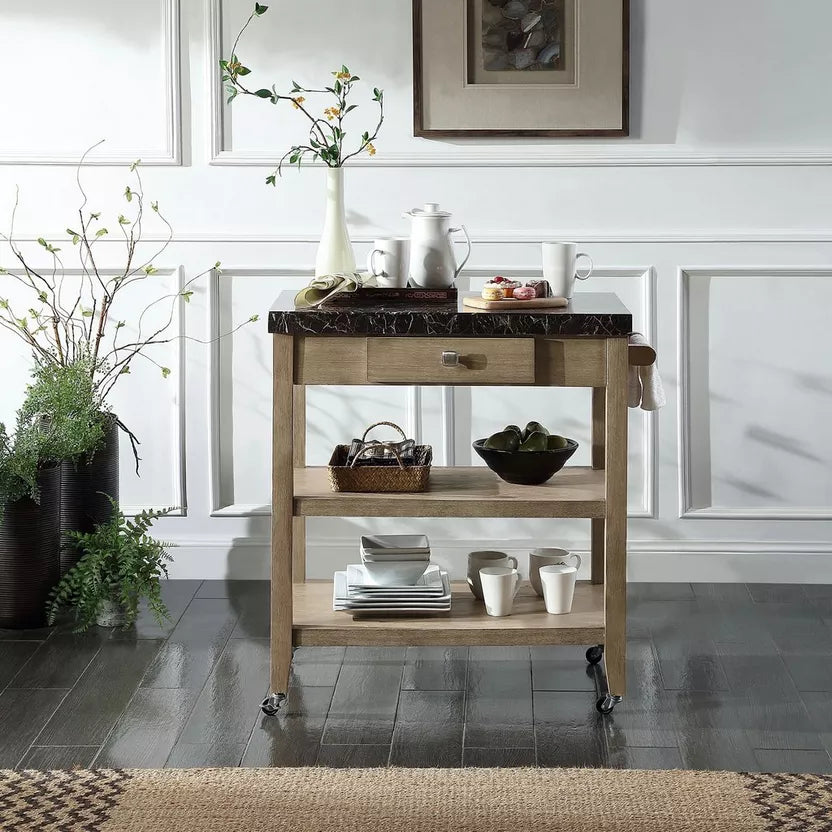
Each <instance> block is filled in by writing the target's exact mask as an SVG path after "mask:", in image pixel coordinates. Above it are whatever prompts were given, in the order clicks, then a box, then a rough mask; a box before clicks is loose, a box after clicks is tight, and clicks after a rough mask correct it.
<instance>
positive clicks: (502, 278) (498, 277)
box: [493, 274, 505, 283]
mask: <svg viewBox="0 0 832 832" xmlns="http://www.w3.org/2000/svg"><path fill="white" fill-rule="evenodd" d="M493 282H494V283H503V282H505V278H504V277H502V276H501V275H499V274H498V275H497V276H496V277H495V278H494V280H493Z"/></svg>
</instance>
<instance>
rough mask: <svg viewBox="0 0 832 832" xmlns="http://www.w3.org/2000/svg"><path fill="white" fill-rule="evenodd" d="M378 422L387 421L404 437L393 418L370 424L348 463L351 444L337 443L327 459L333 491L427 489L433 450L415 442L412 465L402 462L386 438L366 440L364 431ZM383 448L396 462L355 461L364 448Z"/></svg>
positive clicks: (375, 425)
mask: <svg viewBox="0 0 832 832" xmlns="http://www.w3.org/2000/svg"><path fill="white" fill-rule="evenodd" d="M379 425H389V426H390V427H393V428H395V429H396V430H397V431H398V432H399V433H400V434H401V435H402V437H403V438H406V437H405V433H404V431H403V430H402V429H401V428H400V427H399V426H398V425H396V424H394V423H393V422H376V423H375V424H374V425H370V427H368V428H367V430H366V431H364V436H362V437H361V441H362V442H364V443H365V445H364V447H363V448H362V450H361V451H360V452H359V455H358V456H356V457H355V459H353V461H352V464H351V465H347V458H348V456H349V452H350V445H336V446H335V450H334V451H333V452H332V458H331V459H330V460H329V468H328V471H329V482H330V485H331V486H332V490H333V491H355V492H364V493H367V492H369V493H376V494H378V493H392V492H397V491H398V492H405V491H407V492H415V491H426V490H427V487H428V480H429V478H430V464H431V461H432V460H433V451H432V449H431V447H430V445H417V446H416V447H415V449H414V451H413V455H414V463H415V464H413V465H405V464H404V463H403V462H402V460H401V457H400V456H399V452H398V451H397V450H396V448H395V447H394V446H393V445H391V444H390V443H388V442H366V439H367V434H368V433H369V432H370V431H371V430H372V429H373V428H376V427H378V426H379ZM379 447H383V448H386V449H387V450H389V451H390V452H391V453H392V454H393V456H395V457H396V460H397V462H398V463H399V464H398V465H397V466H395V465H358V466H356V464H355V463H356V462H357V461H358V460H359V459H360V457H361V454H363V453H365V452H366V451H370V450H373V449H377V448H379Z"/></svg>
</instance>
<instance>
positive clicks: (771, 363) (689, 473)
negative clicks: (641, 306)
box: [679, 266, 832, 520]
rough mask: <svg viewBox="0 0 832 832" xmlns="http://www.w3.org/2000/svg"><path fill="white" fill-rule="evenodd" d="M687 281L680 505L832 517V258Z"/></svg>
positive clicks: (692, 272)
mask: <svg viewBox="0 0 832 832" xmlns="http://www.w3.org/2000/svg"><path fill="white" fill-rule="evenodd" d="M679 282H680V285H679V298H680V302H679V338H680V343H679V356H680V359H679V361H680V363H679V377H680V385H681V408H680V410H679V413H680V484H681V488H680V513H681V516H682V517H686V518H712V519H714V518H719V519H748V520H760V519H768V520H811V519H821V520H829V519H832V433H830V430H829V425H830V424H832V375H830V370H829V356H830V355H832V330H830V326H829V323H830V313H829V310H830V308H832V269H830V268H811V269H809V268H805V267H777V268H772V267H754V266H746V267H740V268H715V267H707V268H687V267H685V268H683V269H681V270H680V272H679Z"/></svg>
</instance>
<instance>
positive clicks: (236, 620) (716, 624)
mask: <svg viewBox="0 0 832 832" xmlns="http://www.w3.org/2000/svg"><path fill="white" fill-rule="evenodd" d="M164 594H165V598H166V600H167V603H168V606H169V608H170V610H171V614H172V618H173V620H172V622H171V623H170V624H169V625H168V626H166V627H162V628H160V627H158V626H157V625H156V624H155V623H154V622H153V621H152V620H151V619H150V618H149V617H148V616H146V615H143V616H142V618H141V620H140V621H139V623H138V625H137V627H136V628H135V629H134V630H131V631H129V632H126V633H125V632H115V633H109V632H106V631H102V630H94V631H91V632H90V633H87V634H84V635H73V634H72V633H71V632H70V631H69V630H68V629H67V628H57V629H56V630H53V631H49V630H44V631H24V632H20V631H9V630H7V631H2V630H0V767H15V766H18V767H32V768H50V767H55V768H57V767H71V766H76V765H77V766H90V765H100V766H117V767H150V766H179V767H185V766H237V765H245V766H263V765H275V766H287V765H313V764H318V765H327V766H381V765H388V764H393V765H401V766H459V765H466V766H525V765H534V764H538V765H542V766H573V765H579V766H623V767H634V768H678V767H686V768H695V769H734V770H745V771H748V770H752V771H753V770H767V771H800V772H823V773H832V759H830V753H832V587H830V586H803V587H801V586H768V585H749V586H745V585H738V584H732V585H713V584H710V585H709V584H694V585H690V584H633V585H631V586H630V612H629V660H628V664H629V693H628V696H627V698H626V699H625V700H624V702H622V703H621V704H620V705H619V706H618V708H617V709H616V710H615V713H614V714H613V716H612V717H610V718H602V717H601V716H599V715H598V714H597V713H596V711H595V709H594V704H595V699H596V687H597V686H598V685H599V684H601V683H602V682H603V680H601V679H599V678H596V675H595V672H594V671H593V670H592V669H590V668H588V667H587V665H586V662H585V660H584V656H583V654H584V650H583V648H551V649H550V648H533V649H531V650H530V649H528V648H524V647H512V648H493V649H485V648H477V649H473V648H472V649H470V650H469V649H464V648H463V649H459V648H409V649H405V648H386V649H378V648H374V649H370V648H349V649H346V650H344V649H343V648H327V649H310V648H306V649H301V650H298V651H297V654H296V657H295V667H294V675H293V680H292V688H291V693H290V696H289V702H288V707H287V708H286V709H285V710H284V711H283V712H281V715H280V716H278V717H273V718H268V717H263V716H262V715H261V714H260V711H259V707H258V705H259V702H260V700H261V699H262V697H263V696H264V694H265V693H266V687H267V679H268V665H269V649H268V603H267V602H268V585H267V584H265V583H260V582H224V581H205V582H204V583H201V582H199V581H171V582H168V583H167V584H166V585H165V587H164Z"/></svg>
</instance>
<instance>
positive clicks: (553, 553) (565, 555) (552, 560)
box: [529, 547, 581, 598]
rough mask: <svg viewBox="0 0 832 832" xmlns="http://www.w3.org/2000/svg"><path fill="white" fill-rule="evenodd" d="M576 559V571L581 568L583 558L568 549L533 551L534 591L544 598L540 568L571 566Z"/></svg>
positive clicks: (532, 579) (554, 548) (530, 555)
mask: <svg viewBox="0 0 832 832" xmlns="http://www.w3.org/2000/svg"><path fill="white" fill-rule="evenodd" d="M570 559H574V561H575V563H574V564H572V565H574V567H575V569H576V570H577V569H580V568H581V556H580V555H576V554H574V553H573V552H570V551H569V550H568V549H558V548H556V547H552V548H550V549H532V550H531V552H530V553H529V583H530V584H531V585H532V589H533V590H534V591H535V592H536V593H537V594H538V595H539V596H540V597H541V598H542V597H543V585H542V584H541V583H540V567H541V566H551V565H556V564H563V565H564V566H569V565H570V564H569V560H570Z"/></svg>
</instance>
